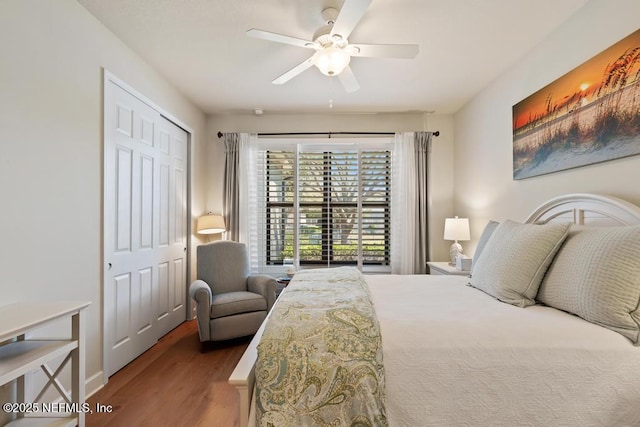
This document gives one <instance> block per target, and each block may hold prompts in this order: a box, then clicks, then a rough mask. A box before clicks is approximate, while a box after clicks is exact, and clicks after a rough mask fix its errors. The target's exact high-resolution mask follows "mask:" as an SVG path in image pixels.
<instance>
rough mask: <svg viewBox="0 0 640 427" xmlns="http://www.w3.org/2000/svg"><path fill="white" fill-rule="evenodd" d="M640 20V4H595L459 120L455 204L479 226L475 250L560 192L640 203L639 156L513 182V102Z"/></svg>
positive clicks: (621, 0) (615, 0)
mask: <svg viewBox="0 0 640 427" xmlns="http://www.w3.org/2000/svg"><path fill="white" fill-rule="evenodd" d="M549 13H553V12H552V11H550V12H549ZM639 16H640V2H638V1H637V0H612V1H603V0H592V1H590V2H589V3H587V4H586V5H585V6H584V7H583V8H582V9H580V10H579V11H578V12H577V13H576V14H575V15H574V16H573V17H571V18H570V19H569V20H568V21H566V22H565V23H564V24H563V25H561V26H560V27H559V28H558V29H557V30H556V31H555V32H553V33H552V34H551V35H550V36H548V37H547V38H546V39H544V40H543V41H542V42H541V43H540V44H539V45H538V46H537V47H536V48H535V49H534V50H533V51H531V52H526V53H525V52H523V57H522V59H521V60H520V61H519V62H518V63H516V64H515V65H514V66H513V67H512V68H511V69H510V70H508V71H507V72H506V73H504V74H503V75H502V76H501V77H499V78H498V79H496V81H495V82H494V83H493V84H491V85H490V86H489V87H487V88H486V89H484V90H483V91H482V92H481V93H480V94H478V95H477V96H476V97H475V98H474V99H473V100H472V101H471V102H469V103H468V104H467V105H466V106H465V107H464V108H462V109H461V110H460V111H459V112H458V113H457V114H456V115H455V118H454V121H455V135H456V139H455V167H454V171H455V206H456V210H457V212H458V214H460V215H465V216H467V215H468V216H469V217H470V218H471V220H472V222H471V228H472V230H471V233H472V238H473V241H472V242H471V243H470V245H469V247H470V248H473V247H475V242H476V241H477V239H478V238H479V236H480V233H481V232H482V229H483V228H484V225H485V224H486V222H487V221H488V220H489V219H504V218H511V219H515V220H524V219H525V218H526V216H527V215H528V214H529V213H530V212H531V211H533V210H534V209H535V208H536V207H537V206H538V205H540V204H541V203H543V202H544V201H545V200H547V199H549V198H551V197H554V196H557V195H560V194H564V193H603V194H610V195H614V196H618V197H622V198H624V199H627V200H629V201H631V202H634V203H640V187H639V186H638V185H637V181H638V178H639V177H640V172H639V171H640V156H635V157H629V158H625V159H619V160H614V161H610V162H606V163H601V164H598V165H590V166H585V167H581V168H578V169H574V170H567V171H562V172H557V173H554V174H549V175H544V176H539V177H534V178H529V179H524V180H520V181H514V180H513V179H512V173H513V171H512V138H511V107H512V106H513V105H514V104H516V103H517V102H519V101H521V100H522V99H524V98H526V97H527V96H529V95H530V94H532V93H534V92H536V91H537V90H539V89H541V88H542V87H544V86H546V85H547V84H548V83H550V82H552V81H554V80H555V79H557V78H559V77H561V76H562V75H564V74H565V73H567V72H568V71H570V70H572V69H573V68H575V67H577V66H578V65H580V64H581V63H583V62H585V61H587V60H588V59H589V58H591V57H593V56H595V55H596V54H598V53H599V52H601V51H602V50H604V49H606V48H607V47H609V46H610V45H612V44H614V43H615V42H617V41H618V40H620V39H622V38H624V37H625V36H627V35H629V34H631V33H632V32H634V31H635V30H637V29H638V28H639V27H640V20H638V17H639ZM487 60H490V58H488V59H487Z"/></svg>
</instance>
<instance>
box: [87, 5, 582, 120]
mask: <svg viewBox="0 0 640 427" xmlns="http://www.w3.org/2000/svg"><path fill="white" fill-rule="evenodd" d="M78 1H79V3H80V4H82V5H83V6H84V7H86V8H87V9H88V10H89V11H90V12H91V13H92V14H93V15H95V16H96V17H97V18H98V19H99V20H100V21H101V22H102V23H103V24H104V25H105V26H106V27H107V28H109V29H110V30H111V31H112V32H113V33H115V34H116V35H117V36H118V37H119V38H120V39H122V40H123V41H124V43H125V44H127V45H128V46H129V47H131V48H132V49H133V50H134V51H135V52H137V53H138V54H139V55H140V56H141V57H142V58H144V59H145V60H146V61H147V62H148V63H150V64H151V65H152V66H153V67H154V68H156V69H157V70H158V71H159V72H160V73H161V74H163V75H164V76H165V78H166V79H167V80H169V81H170V82H171V83H172V84H173V85H175V87H177V88H178V89H179V90H180V91H181V92H182V93H183V94H184V95H185V96H187V97H188V98H189V99H190V100H191V101H192V102H193V103H195V104H196V105H197V106H198V107H200V108H201V109H202V110H203V111H204V112H206V113H211V114H224V113H231V114H241V113H248V112H251V111H252V110H253V109H255V108H262V109H264V110H265V112H281V113H330V112H335V113H345V112H350V113H366V112H413V111H435V112H437V113H442V114H446V113H453V112H455V111H456V110H458V109H459V108H460V107H462V106H463V105H464V104H465V103H466V102H467V101H468V100H469V99H470V98H471V97H473V95H475V94H476V93H478V92H479V91H480V90H481V89H482V88H484V87H485V86H486V85H488V84H489V83H490V82H491V81H492V80H494V79H495V78H496V77H498V76H499V75H500V74H501V73H503V72H504V71H505V70H506V69H507V68H508V67H509V66H510V65H512V64H513V63H514V62H516V61H517V60H518V59H519V58H521V57H522V56H524V55H525V54H526V53H527V52H528V51H529V50H530V49H531V48H533V47H534V46H535V45H536V44H538V43H539V42H540V41H541V40H542V39H543V38H544V37H545V36H546V35H547V34H549V33H550V32H551V31H553V30H554V29H555V28H557V27H558V26H559V25H560V24H561V23H562V22H564V21H565V20H566V19H567V18H568V17H569V16H571V15H572V14H573V13H575V12H576V11H577V9H579V8H580V7H581V6H582V5H584V4H585V3H586V2H587V0H561V1H558V0H536V1H531V0H373V1H372V3H371V5H370V7H369V9H368V10H367V12H366V13H365V15H364V17H363V18H362V20H361V21H360V23H359V24H358V26H357V27H356V29H355V30H354V31H353V33H352V34H351V36H350V37H349V41H350V42H352V43H381V44H386V43H388V44H418V45H419V46H420V52H419V53H418V56H417V57H416V58H415V59H409V60H407V59H373V58H353V60H352V61H351V68H352V70H353V72H354V73H355V75H356V77H357V78H358V81H359V83H360V90H359V91H357V92H355V93H351V94H347V93H346V92H345V91H344V89H343V88H342V86H341V85H340V82H339V81H338V80H337V79H331V78H329V77H326V76H324V75H322V74H321V73H320V71H318V70H317V69H316V68H315V67H312V68H311V69H309V70H307V71H305V72H304V73H303V74H301V75H299V76H297V77H295V78H294V79H293V80H291V81H289V82H288V83H286V84H284V85H273V84H272V83H271V81H272V80H273V79H274V78H276V77H278V76H279V75H280V74H282V73H284V72H285V71H287V70H289V69H290V68H292V67H294V66H295V65H297V64H299V63H300V62H302V61H304V60H305V59H306V58H307V57H309V56H310V53H312V51H309V50H308V49H303V48H299V47H295V46H290V45H284V44H279V43H273V42H269V41H265V40H259V39H255V38H250V37H247V36H246V35H245V32H246V31H247V30H248V29H250V28H259V29H262V30H266V31H272V32H276V33H281V34H286V35H290V36H294V37H298V38H303V39H311V37H312V34H313V32H314V31H315V30H316V29H317V28H318V27H320V26H321V25H323V22H322V18H321V16H320V12H321V10H322V9H323V8H325V7H327V6H333V7H336V8H338V9H339V8H340V7H341V5H342V2H343V1H342V0H78ZM347 1H348V0H347ZM332 80H335V81H332ZM329 99H333V103H334V108H333V109H329Z"/></svg>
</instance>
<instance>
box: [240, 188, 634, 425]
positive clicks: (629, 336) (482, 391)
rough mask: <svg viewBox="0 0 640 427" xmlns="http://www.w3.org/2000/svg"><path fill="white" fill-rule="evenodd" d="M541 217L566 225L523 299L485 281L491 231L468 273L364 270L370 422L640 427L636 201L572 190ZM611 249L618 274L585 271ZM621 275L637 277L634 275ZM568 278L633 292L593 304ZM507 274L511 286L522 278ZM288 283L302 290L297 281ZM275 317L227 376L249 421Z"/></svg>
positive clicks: (243, 419)
mask: <svg viewBox="0 0 640 427" xmlns="http://www.w3.org/2000/svg"><path fill="white" fill-rule="evenodd" d="M505 223H506V221H505ZM569 223H570V224H572V225H571V226H570V227H569V225H568V224H569ZM533 224H541V225H544V226H545V227H547V226H548V227H555V228H558V229H559V228H562V224H565V225H566V226H567V229H566V232H565V235H564V237H562V239H560V241H559V242H558V241H555V240H553V239H551V240H552V242H551V243H549V245H551V246H550V247H553V251H551V253H550V254H547V255H546V258H545V259H548V262H547V261H545V262H547V263H546V264H545V265H544V268H537V269H536V270H535V271H534V275H538V276H539V279H540V280H539V282H540V285H539V288H536V289H534V290H532V289H530V286H528V287H527V288H526V289H525V290H524V291H523V292H522V295H519V296H518V298H515V297H513V295H512V294H509V293H506V294H500V292H501V291H502V290H501V289H497V290H496V289H493V288H492V287H491V286H493V285H494V282H495V281H496V280H497V279H496V280H490V282H491V283H489V284H488V285H486V284H483V277H484V278H485V279H486V278H487V277H489V278H494V277H496V275H498V274H502V273H496V272H495V271H494V270H491V268H492V267H495V265H492V263H491V257H492V256H493V255H495V254H496V253H497V252H496V250H495V247H496V245H498V244H499V243H500V236H502V235H503V234H500V233H501V232H502V233H504V232H503V231H498V232H496V233H495V234H494V235H493V236H491V237H490V238H488V241H487V242H486V243H487V244H486V249H484V250H483V253H482V255H481V257H480V260H483V262H480V261H478V265H477V266H476V265H474V270H473V272H474V274H473V278H472V279H470V278H467V277H461V276H429V275H414V276H393V275H372V276H365V280H366V283H367V289H368V292H369V293H370V299H371V301H372V303H373V306H374V307H375V313H376V318H377V321H378V324H379V329H380V335H381V337H382V339H381V348H382V360H383V361H384V363H383V364H384V378H383V380H382V381H381V384H383V385H384V395H385V397H384V398H383V399H382V400H383V401H384V402H383V404H384V405H383V409H382V411H383V413H384V419H383V420H382V421H374V422H370V423H369V424H371V425H385V424H388V425H390V426H432V425H433V426H440V425H455V426H513V425H530V426H546V425H554V426H565V425H566V426H574V425H579V426H634V425H640V347H639V346H638V345H637V342H638V339H639V338H640V337H639V336H638V333H637V330H636V329H637V326H638V322H639V321H640V318H639V317H638V316H639V315H640V313H639V312H638V306H637V304H638V303H637V301H638V293H637V292H640V290H638V289H637V288H638V286H637V284H638V283H639V282H640V277H638V275H640V270H637V269H635V268H637V266H636V264H638V262H639V261H638V260H637V259H636V258H637V257H634V259H635V261H633V260H631V258H632V256H631V255H629V254H635V253H636V252H637V251H638V250H640V243H638V244H636V243H637V242H636V240H638V239H637V237H635V236H637V231H638V227H626V226H634V225H639V224H640V208H638V207H637V206H635V205H632V204H630V203H628V202H626V201H623V200H620V199H617V198H614V197H608V196H601V195H592V194H571V195H566V196H561V197H557V198H554V199H552V200H550V201H548V202H546V203H544V204H542V205H541V206H540V207H539V208H538V209H536V210H535V211H534V212H533V213H532V214H531V215H530V216H529V218H527V220H526V221H525V225H524V226H523V227H527V226H528V225H533ZM506 226H507V225H506V224H504V225H503V226H502V228H501V229H500V230H503V229H504V228H505V227H506ZM519 226H520V225H513V227H519ZM623 227H626V228H623ZM531 229H532V227H529V228H527V230H531ZM541 229H542V228H541V227H538V228H536V229H535V232H538V231H537V230H541ZM628 230H634V233H636V234H634V235H633V237H632V238H633V239H635V240H633V241H632V242H631V244H629V242H628V241H625V242H623V243H624V245H623V246H624V247H622V248H619V247H614V246H611V245H610V244H609V243H607V242H608V240H607V239H606V238H605V237H606V236H610V235H612V234H615V233H618V234H620V235H622V236H625V238H627V237H628V236H629V235H630V233H629V232H628ZM621 233H622V234H621ZM483 234H484V233H483ZM593 236H595V242H596V243H595V244H592V243H593V241H594V238H593ZM603 236H605V237H603ZM534 237H535V240H536V241H539V240H544V239H543V238H541V237H540V236H537V235H536V236H534ZM589 238H590V239H591V240H585V239H589ZM581 239H582V240H581ZM481 240H482V239H481ZM556 240H557V239H556ZM584 242H592V243H584ZM508 243H509V242H507V243H504V242H503V243H502V245H503V246H508ZM483 244H484V242H483ZM589 245H591V246H594V247H596V249H595V250H596V251H602V253H600V252H597V254H596V256H592V258H589V255H588V254H587V255H585V252H584V250H583V249H584V248H585V247H588V246H589ZM607 245H609V246H611V247H610V248H609V249H607V247H608V246H607ZM479 246H480V245H479ZM512 250H513V248H508V251H512ZM625 251H626V252H625ZM634 251H636V252H634ZM532 252H535V251H532ZM592 252H593V250H592ZM620 254H621V255H620ZM501 256H505V255H504V252H503V253H502V255H501ZM612 256H613V257H614V258H615V257H616V256H617V260H616V261H615V263H614V264H613V265H614V266H615V268H616V271H614V272H611V271H610V270H608V272H607V276H606V277H600V270H598V269H595V270H589V269H590V268H596V267H597V266H598V263H599V262H601V259H606V258H607V257H612ZM534 257H535V254H534V253H532V254H531V258H534ZM629 260H631V261H633V262H628V261H629ZM518 262H520V260H516V262H513V263H512V264H509V265H514V266H516V267H513V268H511V267H510V268H508V269H507V270H508V272H513V271H515V272H516V275H517V276H520V275H524V274H520V273H519V272H520V271H521V270H520V269H522V271H525V270H526V268H528V267H527V266H521V265H520V264H518ZM474 264H475V261H474ZM594 266H595V267H594ZM498 267H500V266H498ZM634 269H635V270H634ZM540 270H542V271H540ZM603 270H604V269H603ZM532 271H533V270H532ZM585 272H588V276H584V274H586V273H585ZM619 272H625V274H627V275H628V276H629V272H632V274H631V275H630V276H629V277H628V280H626V278H625V276H621V274H619ZM503 273H504V270H503ZM572 275H573V276H572ZM571 277H585V279H584V282H585V286H594V285H595V286H600V287H601V285H598V284H599V283H600V284H602V283H604V282H607V283H609V281H611V280H614V281H615V280H618V282H620V281H624V282H629V283H631V285H629V283H626V285H625V286H627V288H629V287H630V288H632V289H631V290H630V291H629V292H627V293H624V292H623V293H621V291H618V290H617V289H616V290H615V292H613V294H611V293H609V294H606V295H605V297H604V299H602V298H601V297H598V298H601V299H602V302H600V299H598V304H596V305H594V303H593V302H592V301H586V302H585V301H584V297H580V298H578V300H577V301H575V298H574V300H572V296H571V289H565V288H563V286H564V283H568V282H570V281H571ZM509 280H510V281H509V282H508V283H509V285H510V284H511V281H514V283H515V282H517V280H519V278H516V279H509ZM554 280H555V281H556V282H557V283H556V282H554ZM470 281H476V282H475V284H474V286H469V282H470ZM614 284H615V283H614ZM301 285H304V283H301ZM290 286H292V288H291V289H295V286H296V282H295V279H294V281H292V285H290ZM612 286H613V285H612ZM557 289H561V291H556V290H557ZM509 291H511V289H509ZM601 291H602V290H600V291H599V292H601ZM288 292H290V290H289V289H287V290H286V291H285V294H286V293H288ZM625 292H626V291H625ZM520 297H522V298H520ZM574 297H575V296H574ZM618 297H619V298H618ZM612 298H613V299H620V300H625V298H626V301H627V306H625V307H623V308H624V309H623V310H622V314H620V315H619V316H618V317H619V319H618V318H615V319H613V320H610V319H609V318H607V317H606V316H605V317H598V316H602V315H603V314H602V313H601V312H602V310H601V307H604V306H607V307H608V304H611V301H610V300H611V299H612ZM540 299H542V300H543V301H545V302H546V305H545V304H541V303H540V301H539V300H540ZM634 299H635V307H634V306H633V304H634V303H633V301H634ZM285 301H286V300H285ZM629 301H631V302H629ZM282 304H285V303H284V302H283V303H282ZM572 304H573V305H572ZM629 304H630V305H629ZM276 306H277V304H276ZM554 306H558V307H561V308H562V309H558V308H554ZM585 307H586V308H585ZM275 309H276V308H274V310H275ZM581 310H585V311H581ZM589 310H591V311H589ZM594 310H595V312H594ZM272 313H273V312H272ZM590 316H591V317H590ZM594 316H595V317H594ZM270 317H271V316H270ZM584 319H588V320H589V321H587V320H584ZM268 321H269V319H267V320H266V321H265V324H263V325H262V327H261V328H260V330H259V331H258V333H257V334H256V336H255V337H254V339H253V340H252V342H251V344H250V345H249V347H248V348H247V350H246V352H245V354H244V355H243V357H242V359H241V360H240V362H239V363H238V365H237V367H236V369H235V370H234V372H233V374H232V375H231V377H230V379H229V382H230V384H232V385H234V386H235V387H236V389H237V390H238V392H239V394H240V425H241V426H245V425H255V422H256V416H257V415H256V414H255V412H256V404H255V398H256V394H258V395H260V393H256V392H255V388H254V386H255V372H256V361H257V360H258V347H259V345H260V342H261V339H262V335H263V333H264V331H265V326H266V324H267V322H268ZM616 322H617V323H616ZM603 326H604V327H603ZM265 339H266V338H265ZM634 344H636V345H634ZM263 345H264V341H263ZM252 398H253V399H252ZM252 401H253V404H252ZM258 406H260V405H258ZM262 406H264V405H262ZM262 406H261V407H262ZM261 410H262V409H261ZM265 424H266V423H265ZM309 424H311V423H309ZM365 424H366V423H365Z"/></svg>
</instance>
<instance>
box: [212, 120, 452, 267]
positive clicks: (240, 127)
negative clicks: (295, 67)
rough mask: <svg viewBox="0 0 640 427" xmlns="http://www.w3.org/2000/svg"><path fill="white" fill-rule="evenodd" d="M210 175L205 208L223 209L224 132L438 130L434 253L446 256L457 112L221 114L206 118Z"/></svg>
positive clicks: (433, 164)
mask: <svg viewBox="0 0 640 427" xmlns="http://www.w3.org/2000/svg"><path fill="white" fill-rule="evenodd" d="M207 127H208V135H209V139H208V143H209V144H210V146H209V165H210V169H209V170H210V176H209V181H210V182H211V183H213V185H212V186H211V187H210V188H209V191H208V193H207V209H209V210H212V211H215V212H221V211H222V188H223V184H222V181H223V176H224V175H223V174H224V147H223V144H222V142H220V140H219V139H218V137H217V135H216V134H217V133H218V132H219V131H221V132H250V133H260V132H265V133H268V132H326V131H333V132H396V131H407V132H408V131H419V130H429V131H436V130H439V131H440V136H439V137H437V138H434V139H433V141H434V142H433V151H432V156H431V159H432V160H431V178H432V185H431V202H432V209H431V222H430V228H429V232H430V239H429V240H430V246H431V250H432V258H433V259H447V258H448V253H449V249H448V247H449V244H448V243H447V242H444V241H443V240H442V233H443V228H444V218H445V217H447V216H450V215H453V214H454V212H453V171H452V168H453V117H452V116H449V115H438V114H433V115H426V116H425V115H422V114H358V115H352V114H334V115H330V114H318V115H290V114H289V115H278V114H269V113H268V112H266V113H265V114H264V115H263V116H255V115H252V114H251V115H250V114H246V115H217V116H210V117H209V120H208V126H207Z"/></svg>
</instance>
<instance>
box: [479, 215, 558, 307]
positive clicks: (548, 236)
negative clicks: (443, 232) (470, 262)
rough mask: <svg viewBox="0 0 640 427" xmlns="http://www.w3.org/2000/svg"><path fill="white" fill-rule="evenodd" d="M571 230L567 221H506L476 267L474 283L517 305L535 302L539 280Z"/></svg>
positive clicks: (497, 230)
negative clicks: (535, 222) (528, 222)
mask: <svg viewBox="0 0 640 427" xmlns="http://www.w3.org/2000/svg"><path fill="white" fill-rule="evenodd" d="M568 231H569V224H568V223H563V224H545V225H537V224H520V223H517V222H514V221H510V220H507V221H504V222H503V223H501V224H500V225H498V226H497V227H496V229H495V231H494V232H493V234H492V235H491V238H490V239H489V240H488V241H487V244H486V245H485V247H484V249H483V251H482V257H480V258H479V259H478V262H477V263H476V265H475V266H474V269H473V277H472V278H471V286H473V287H475V288H478V289H480V290H481V291H483V292H486V293H487V294H489V295H491V296H493V297H494V298H497V299H498V300H500V301H502V302H506V303H508V304H512V305H515V306H518V307H526V306H529V305H533V304H535V303H536V302H535V297H536V294H537V293H538V288H539V287H540V282H541V281H542V278H543V276H544V274H545V272H546V271H547V267H548V266H549V264H551V261H552V260H553V257H554V255H555V254H556V252H557V251H558V249H559V248H560V246H562V242H564V239H565V238H566V237H567V233H568Z"/></svg>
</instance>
